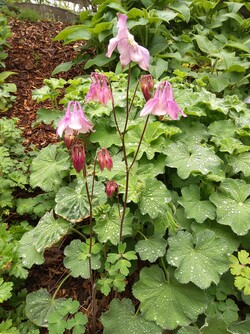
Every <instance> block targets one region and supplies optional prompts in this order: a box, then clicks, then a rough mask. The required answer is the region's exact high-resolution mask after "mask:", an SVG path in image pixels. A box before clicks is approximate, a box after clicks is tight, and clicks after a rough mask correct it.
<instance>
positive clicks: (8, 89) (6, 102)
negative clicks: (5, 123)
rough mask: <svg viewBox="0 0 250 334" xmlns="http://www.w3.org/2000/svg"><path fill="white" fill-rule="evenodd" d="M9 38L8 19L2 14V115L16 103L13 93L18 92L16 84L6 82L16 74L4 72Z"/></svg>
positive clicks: (0, 90)
mask: <svg viewBox="0 0 250 334" xmlns="http://www.w3.org/2000/svg"><path fill="white" fill-rule="evenodd" d="M8 37H10V29H9V26H8V25H7V18H6V17H5V16H4V15H1V14H0V70H1V72H0V113H1V112H5V111H7V110H8V109H9V108H10V107H11V106H12V103H13V102H14V101H15V96H14V95H13V93H15V92H16V85H15V84H13V83H6V82H5V80H6V79H7V78H8V77H9V76H11V75H13V74H15V73H14V72H11V71H2V70H3V69H4V68H5V62H4V60H5V59H6V58H7V56H8V54H7V52H6V48H7V47H8V43H7V39H8Z"/></svg>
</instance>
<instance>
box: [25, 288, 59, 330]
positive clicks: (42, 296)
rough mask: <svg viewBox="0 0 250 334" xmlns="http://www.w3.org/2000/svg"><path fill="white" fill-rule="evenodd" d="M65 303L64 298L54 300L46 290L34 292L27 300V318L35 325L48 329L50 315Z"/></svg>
mask: <svg viewBox="0 0 250 334" xmlns="http://www.w3.org/2000/svg"><path fill="white" fill-rule="evenodd" d="M63 301H64V299H63V298H60V299H52V297H51V295H50V294H49V292H48V291H47V290H46V289H40V290H38V291H35V292H32V293H30V294H28V295H27V298H26V307H25V312H26V316H27V317H28V319H29V320H30V321H32V322H33V323H34V324H36V325H38V326H42V327H47V326H48V316H49V314H50V313H52V312H54V311H57V310H59V309H60V307H61V305H62V303H63Z"/></svg>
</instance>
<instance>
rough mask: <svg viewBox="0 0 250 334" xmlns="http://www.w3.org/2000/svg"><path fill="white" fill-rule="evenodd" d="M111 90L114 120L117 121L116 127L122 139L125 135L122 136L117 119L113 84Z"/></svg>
mask: <svg viewBox="0 0 250 334" xmlns="http://www.w3.org/2000/svg"><path fill="white" fill-rule="evenodd" d="M110 90H111V103H112V111H113V115H114V120H115V126H116V129H117V131H118V133H119V136H120V138H121V139H122V138H123V135H122V133H121V130H120V128H119V124H118V121H117V117H116V111H115V101H114V96H113V92H112V86H111V84H110Z"/></svg>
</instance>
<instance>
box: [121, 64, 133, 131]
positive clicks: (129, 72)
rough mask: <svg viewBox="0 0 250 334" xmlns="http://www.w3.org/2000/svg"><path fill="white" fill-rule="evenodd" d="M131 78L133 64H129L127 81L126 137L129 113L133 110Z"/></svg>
mask: <svg viewBox="0 0 250 334" xmlns="http://www.w3.org/2000/svg"><path fill="white" fill-rule="evenodd" d="M130 78H131V64H130V63H129V68H128V81H127V93H126V120H125V125H124V129H123V136H124V135H125V132H126V130H127V126H128V116H129V112H130V109H131V105H132V104H131V105H130V106H129V87H130Z"/></svg>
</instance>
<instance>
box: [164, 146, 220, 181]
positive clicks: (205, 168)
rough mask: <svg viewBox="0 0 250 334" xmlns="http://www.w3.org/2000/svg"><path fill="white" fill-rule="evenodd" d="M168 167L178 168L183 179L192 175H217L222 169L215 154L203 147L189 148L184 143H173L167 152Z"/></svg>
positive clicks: (178, 172)
mask: <svg viewBox="0 0 250 334" xmlns="http://www.w3.org/2000/svg"><path fill="white" fill-rule="evenodd" d="M166 154H167V159H166V165H167V166H169V167H172V168H177V174H178V175H179V177H180V178H181V179H187V178H188V177H189V175H190V174H192V173H200V174H203V175H207V174H209V173H213V174H217V173H219V172H220V169H221V160H220V158H219V157H218V156H217V155H216V154H215V152H214V151H213V150H212V149H211V148H209V147H205V146H203V145H193V146H191V147H190V146H188V145H187V144H184V143H182V142H178V143H172V144H170V145H169V146H168V149H167V151H166Z"/></svg>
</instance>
